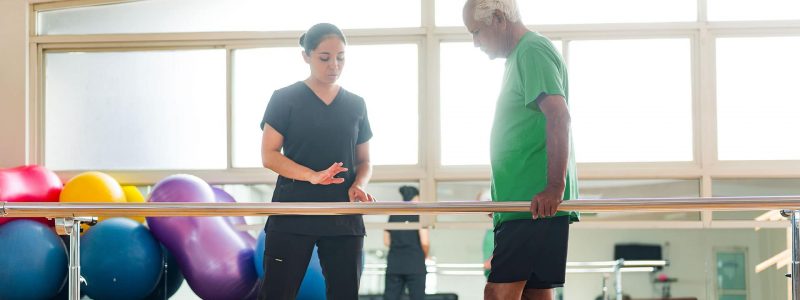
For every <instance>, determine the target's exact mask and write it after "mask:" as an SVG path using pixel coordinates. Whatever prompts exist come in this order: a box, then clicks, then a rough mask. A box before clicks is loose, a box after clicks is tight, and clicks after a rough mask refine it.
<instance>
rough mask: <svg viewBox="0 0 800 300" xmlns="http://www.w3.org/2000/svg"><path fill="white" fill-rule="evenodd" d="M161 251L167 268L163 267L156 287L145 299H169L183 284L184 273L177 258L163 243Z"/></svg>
mask: <svg viewBox="0 0 800 300" xmlns="http://www.w3.org/2000/svg"><path fill="white" fill-rule="evenodd" d="M161 251H162V252H163V253H164V263H166V268H164V269H163V270H164V271H163V272H162V273H161V280H159V281H158V284H156V288H155V289H154V290H153V292H152V293H150V295H147V297H145V300H163V299H169V297H172V295H175V293H176V292H177V291H178V289H179V288H180V287H181V285H183V281H184V278H183V273H181V269H180V268H179V267H178V261H177V260H175V256H174V255H172V253H170V252H169V250H167V249H166V248H164V246H163V245H162V246H161Z"/></svg>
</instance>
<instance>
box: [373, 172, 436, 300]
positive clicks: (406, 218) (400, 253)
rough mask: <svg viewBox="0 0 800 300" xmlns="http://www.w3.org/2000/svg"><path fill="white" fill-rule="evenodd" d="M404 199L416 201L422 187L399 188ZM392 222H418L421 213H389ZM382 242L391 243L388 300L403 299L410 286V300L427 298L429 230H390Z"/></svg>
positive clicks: (386, 232)
mask: <svg viewBox="0 0 800 300" xmlns="http://www.w3.org/2000/svg"><path fill="white" fill-rule="evenodd" d="M400 194H401V195H403V201H405V202H409V201H411V202H416V201H418V199H419V190H417V188H415V187H412V186H403V187H400ZM389 222H390V223H412V222H413V223H418V222H419V216H418V215H403V216H389ZM383 242H384V244H386V246H389V255H388V256H387V257H386V262H387V264H386V289H385V291H384V294H383V295H384V296H383V298H384V299H385V300H394V299H400V297H401V295H402V294H403V292H404V291H405V289H406V288H408V295H409V299H411V300H417V299H424V298H425V275H426V272H427V271H426V269H425V258H426V257H428V249H429V247H430V244H429V241H428V230H427V229H419V230H416V229H414V230H387V231H385V232H384V234H383Z"/></svg>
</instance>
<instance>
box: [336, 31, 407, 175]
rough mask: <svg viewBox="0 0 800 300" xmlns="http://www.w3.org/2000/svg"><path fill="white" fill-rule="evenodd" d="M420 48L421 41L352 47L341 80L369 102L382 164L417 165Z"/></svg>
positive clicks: (373, 147) (373, 148)
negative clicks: (417, 42)
mask: <svg viewBox="0 0 800 300" xmlns="http://www.w3.org/2000/svg"><path fill="white" fill-rule="evenodd" d="M418 52H419V50H418V49H417V45H415V44H414V45H411V44H398V45H364V46H348V47H347V67H346V68H347V69H346V70H345V71H344V73H342V79H341V84H342V86H344V87H345V88H347V89H348V90H349V91H352V92H354V93H356V94H358V95H360V96H362V97H364V100H365V101H366V102H367V110H368V111H369V122H370V125H372V133H373V134H374V136H373V137H372V139H371V140H370V142H369V145H370V156H371V158H372V162H373V163H374V164H377V165H413V164H417V161H418V156H419V147H418V145H419V125H418V124H419V109H418V107H419V60H418V58H417V56H418Z"/></svg>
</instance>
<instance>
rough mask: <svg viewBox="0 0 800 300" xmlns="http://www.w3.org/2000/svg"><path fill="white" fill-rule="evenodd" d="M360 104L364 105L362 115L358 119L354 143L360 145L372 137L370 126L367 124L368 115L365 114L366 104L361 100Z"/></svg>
mask: <svg viewBox="0 0 800 300" xmlns="http://www.w3.org/2000/svg"><path fill="white" fill-rule="evenodd" d="M361 103H362V105H363V106H364V110H363V111H364V116H363V117H362V118H361V119H360V120H359V123H358V138H357V139H356V145H361V144H363V143H366V142H368V141H369V139H371V138H372V127H370V125H369V116H368V114H367V104H366V103H364V102H363V100H362V102H361Z"/></svg>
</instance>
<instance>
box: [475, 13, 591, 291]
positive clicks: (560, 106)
mask: <svg viewBox="0 0 800 300" xmlns="http://www.w3.org/2000/svg"><path fill="white" fill-rule="evenodd" d="M463 12H464V15H463V17H464V24H465V25H466V26H467V29H468V30H469V32H470V33H471V34H472V39H473V42H474V43H475V46H476V47H480V48H481V50H482V51H483V52H485V53H486V54H488V55H489V58H490V59H495V58H498V57H500V58H505V59H506V64H505V74H504V75H503V84H502V88H501V90H500V96H499V98H498V100H497V106H496V109H495V116H494V124H493V125H492V133H491V141H490V146H491V147H490V149H491V151H490V152H491V164H492V200H493V201H531V207H530V212H520V213H496V214H494V218H493V219H494V225H495V232H494V234H495V249H494V252H493V256H492V260H491V273H490V274H489V279H488V282H487V284H486V288H485V289H484V299H548V300H550V299H553V288H555V287H561V286H563V285H564V273H565V269H566V256H567V240H568V233H569V223H571V222H573V221H577V220H578V214H577V213H575V212H567V211H559V210H558V206H559V205H560V204H561V202H562V201H563V200H569V199H574V198H576V197H577V183H576V173H575V163H574V161H575V160H574V158H573V157H574V156H573V154H572V151H571V146H570V145H571V141H570V135H569V132H570V129H569V128H570V127H569V126H570V114H569V107H568V105H567V99H568V98H569V95H568V94H569V93H568V83H567V69H566V66H565V64H564V61H563V59H562V58H561V55H560V54H559V53H558V51H557V50H556V49H555V48H554V47H553V44H552V42H550V40H548V39H547V38H546V37H544V36H542V35H539V34H538V33H535V32H531V31H529V30H528V29H527V28H526V27H525V26H524V24H523V23H522V21H521V20H520V15H519V10H518V8H517V4H516V2H515V1H514V0H469V1H467V3H466V4H465V5H464V11H463Z"/></svg>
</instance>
